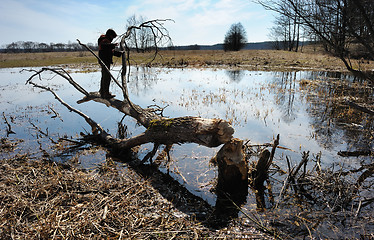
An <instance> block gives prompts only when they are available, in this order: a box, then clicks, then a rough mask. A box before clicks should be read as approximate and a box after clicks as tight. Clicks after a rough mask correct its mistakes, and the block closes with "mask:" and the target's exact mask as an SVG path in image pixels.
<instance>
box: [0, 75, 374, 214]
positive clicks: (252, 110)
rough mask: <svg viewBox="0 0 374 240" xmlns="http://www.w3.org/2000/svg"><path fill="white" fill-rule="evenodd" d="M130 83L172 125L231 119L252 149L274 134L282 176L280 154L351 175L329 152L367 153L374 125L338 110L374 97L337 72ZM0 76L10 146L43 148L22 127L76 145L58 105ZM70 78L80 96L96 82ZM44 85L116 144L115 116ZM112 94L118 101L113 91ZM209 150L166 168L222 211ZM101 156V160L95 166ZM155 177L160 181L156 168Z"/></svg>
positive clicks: (152, 78)
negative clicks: (315, 160)
mask: <svg viewBox="0 0 374 240" xmlns="http://www.w3.org/2000/svg"><path fill="white" fill-rule="evenodd" d="M130 76H131V77H130V79H129V82H128V86H129V92H130V97H131V99H132V101H133V102H134V103H136V104H139V105H141V106H143V107H146V106H148V105H151V104H157V105H159V106H165V105H169V107H167V108H166V109H165V115H168V116H170V117H178V116H186V115H190V116H201V117H204V118H223V119H227V120H231V121H232V124H233V126H234V128H235V131H236V132H235V137H237V138H240V139H248V140H250V142H252V143H265V142H269V141H271V140H272V138H273V136H276V135H277V134H280V137H281V141H280V145H281V146H282V147H284V149H280V150H279V151H278V150H277V156H276V157H275V158H276V160H277V164H278V165H279V166H280V167H282V168H283V169H287V163H286V162H285V161H283V160H284V156H285V155H287V156H288V157H289V159H291V160H293V161H294V162H295V161H298V160H299V159H300V156H301V153H302V152H303V151H310V152H311V155H312V154H320V156H322V164H324V165H325V166H326V165H331V164H333V163H336V162H344V161H347V162H349V165H350V166H352V167H355V166H359V164H360V161H361V159H353V160H345V159H343V158H340V157H338V156H337V152H338V151H339V150H350V149H372V148H373V142H372V139H373V135H374V126H373V116H369V115H368V114H365V113H362V112H360V111H357V110H355V109H352V108H349V107H348V106H347V105H346V104H345V100H346V98H347V97H349V99H353V100H355V101H356V102H358V103H367V102H370V103H372V102H373V100H374V99H373V98H374V92H373V88H372V87H371V86H367V85H365V82H363V81H361V80H360V79H357V78H354V77H350V76H347V75H343V74H341V73H325V72H282V73H273V72H248V71H226V70H217V69H216V70H202V69H160V68H159V69H157V68H153V69H149V68H132V69H131V72H130ZM0 77H1V78H2V79H3V82H2V86H1V88H2V91H1V93H0V103H1V106H0V111H1V112H4V114H5V116H6V118H7V119H8V120H9V121H10V124H11V125H12V130H13V131H14V132H15V133H16V134H13V135H14V136H12V137H14V138H21V139H25V140H27V141H25V143H24V144H25V145H26V144H27V145H28V147H27V149H29V150H30V151H31V152H34V151H35V149H38V148H39V147H41V145H43V146H42V147H43V148H44V149H46V148H47V147H45V145H47V143H48V141H49V140H48V139H47V138H44V139H43V138H42V137H41V136H39V135H38V132H37V131H36V130H35V129H33V128H32V125H31V124H30V123H29V120H30V119H31V121H33V122H36V126H39V127H40V128H41V129H42V130H43V131H45V130H46V129H48V132H49V133H50V137H55V138H59V137H61V136H65V135H66V136H76V135H77V134H79V132H80V131H84V129H86V128H88V126H87V125H86V123H85V122H84V120H82V119H81V118H80V117H78V116H76V115H74V114H72V113H70V112H69V111H67V110H66V109H65V108H64V107H62V106H60V105H59V104H56V102H55V100H54V99H53V96H51V95H50V94H48V93H45V92H41V91H35V90H33V89H32V88H31V87H29V86H25V85H24V83H25V81H26V80H27V78H28V77H29V76H28V75H27V74H25V73H18V71H17V70H14V69H12V70H9V69H2V70H1V71H0ZM73 77H74V79H76V80H77V81H78V82H79V83H80V84H82V86H83V87H85V88H86V89H87V90H88V91H95V90H96V89H98V83H99V79H100V73H75V74H73ZM50 79H53V78H52V76H51V77H50ZM46 84H47V85H48V84H49V85H51V86H53V87H54V88H57V87H58V93H59V95H60V96H61V97H62V98H63V99H64V100H66V101H67V102H69V103H70V104H72V105H74V106H75V107H77V108H78V109H80V110H81V111H83V112H84V113H86V114H87V115H89V116H92V117H94V119H95V120H96V121H97V122H99V123H100V124H101V125H102V126H103V127H104V128H105V129H108V131H109V132H111V133H112V134H113V135H115V133H116V130H117V127H118V126H117V122H119V121H120V120H121V119H122V117H123V114H120V113H118V112H116V111H115V110H113V109H110V108H107V107H106V106H102V105H100V104H97V103H93V102H88V103H85V104H82V105H77V104H76V100H77V99H79V98H81V95H79V94H77V93H76V92H75V91H74V90H71V88H70V87H69V85H68V84H67V83H66V82H65V81H64V80H59V79H53V81H49V82H47V83H46ZM111 90H112V92H114V93H115V94H117V96H121V93H120V92H119V90H118V89H116V88H115V86H112V89H111ZM116 91H117V92H116ZM50 107H53V109H54V110H55V111H57V112H58V113H59V114H60V118H52V116H53V115H54V114H53V113H52V112H51V111H50V112H48V111H49V110H48V109H50ZM40 113H45V114H40ZM61 119H62V120H61ZM125 124H126V127H127V130H128V132H129V133H130V135H136V134H137V133H139V132H142V131H144V128H143V127H141V126H138V125H137V123H136V122H135V121H134V120H132V119H130V118H126V121H125ZM0 127H1V130H2V131H1V132H0V133H1V134H2V137H5V136H6V131H4V130H5V129H7V126H6V124H5V123H4V121H2V122H1V125H0ZM286 149H290V150H291V151H290V150H286ZM148 150H149V146H145V147H144V148H143V149H141V150H140V151H139V157H140V158H142V155H143V156H144V154H146V153H147V151H148ZM217 151H218V148H217V149H208V148H205V147H201V146H196V145H194V144H184V145H181V146H174V147H173V151H172V152H171V157H172V159H173V162H172V163H171V165H170V166H169V169H170V175H171V176H172V177H173V179H176V180H177V181H178V182H179V183H180V184H181V185H184V186H185V187H186V189H188V190H189V191H190V192H192V193H194V194H195V195H197V196H200V197H202V198H203V199H205V200H206V201H207V202H209V204H211V205H212V206H214V205H217V206H220V205H221V204H222V203H224V202H220V201H221V200H220V199H221V198H220V199H219V200H217V195H215V194H214V193H212V192H211V191H210V190H211V188H212V186H213V185H214V178H215V177H216V176H217V172H216V169H215V168H213V167H211V166H210V165H209V159H210V158H211V157H212V156H214V154H215V153H216V152H217ZM51 152H53V150H51ZM1 154H4V153H1ZM102 155H103V154H102V153H99V154H98V155H97V158H101V157H102ZM79 159H80V160H79V161H80V162H81V163H82V165H83V166H89V167H92V166H94V165H95V163H92V162H88V161H89V160H88V158H87V157H80V158H79ZM91 160H92V159H91ZM101 160H102V159H101ZM61 161H62V160H61ZM99 162H100V160H98V163H99ZM161 171H164V172H166V170H165V168H163V167H161ZM277 190H279V189H277V188H276V190H275V191H277ZM222 199H224V198H222ZM243 202H246V204H247V206H249V208H251V206H253V204H255V198H254V197H253V196H252V195H251V194H249V197H247V199H245V201H243ZM223 206H225V204H223ZM235 214H237V211H236V213H235Z"/></svg>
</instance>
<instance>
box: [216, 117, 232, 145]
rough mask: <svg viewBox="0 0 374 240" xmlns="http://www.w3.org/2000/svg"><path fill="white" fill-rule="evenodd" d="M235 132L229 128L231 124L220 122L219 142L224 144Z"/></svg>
mask: <svg viewBox="0 0 374 240" xmlns="http://www.w3.org/2000/svg"><path fill="white" fill-rule="evenodd" d="M234 132H235V130H234V128H233V127H232V126H231V124H230V123H229V122H227V121H224V120H221V121H220V122H219V124H218V132H217V133H218V135H219V137H218V138H219V140H220V141H221V142H222V143H226V142H228V141H230V140H231V139H232V135H233V134H234Z"/></svg>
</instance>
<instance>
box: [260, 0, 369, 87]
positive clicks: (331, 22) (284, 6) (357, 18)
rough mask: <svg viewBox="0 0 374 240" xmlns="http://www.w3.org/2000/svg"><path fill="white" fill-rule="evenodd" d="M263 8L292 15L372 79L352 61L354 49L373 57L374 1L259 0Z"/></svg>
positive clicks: (289, 16)
mask: <svg viewBox="0 0 374 240" xmlns="http://www.w3.org/2000/svg"><path fill="white" fill-rule="evenodd" d="M257 2H258V3H260V4H261V5H262V6H264V7H265V8H266V9H269V10H272V11H275V12H277V13H279V14H280V15H282V16H285V17H288V18H294V17H295V16H297V21H298V22H299V23H300V24H302V25H303V26H304V27H305V28H307V29H308V30H309V31H310V32H313V34H314V35H316V36H317V37H318V39H319V40H320V41H322V42H323V44H324V45H325V46H326V50H329V51H330V52H332V53H333V54H334V55H335V56H337V57H339V58H340V59H341V60H342V61H343V63H344V64H345V66H346V68H347V69H348V70H349V71H351V72H353V73H354V74H357V75H359V76H361V77H364V78H366V79H369V80H371V81H372V82H374V78H373V76H371V75H369V74H368V73H365V72H363V71H361V70H360V69H357V67H354V66H353V65H352V62H351V59H352V57H357V56H356V55H355V53H356V52H357V49H359V50H361V51H363V52H365V53H367V54H366V56H365V57H366V58H369V59H374V29H373V24H374V11H373V9H374V3H373V1H370V0H333V1H331V0H318V1H317V0H258V1H257Z"/></svg>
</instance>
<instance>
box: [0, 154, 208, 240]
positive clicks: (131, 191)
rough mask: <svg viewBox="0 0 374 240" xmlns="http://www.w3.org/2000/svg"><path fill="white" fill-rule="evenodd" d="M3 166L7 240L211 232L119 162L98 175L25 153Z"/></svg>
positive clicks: (2, 232) (0, 193)
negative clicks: (191, 219) (120, 165)
mask: <svg viewBox="0 0 374 240" xmlns="http://www.w3.org/2000/svg"><path fill="white" fill-rule="evenodd" d="M0 166H1V167H0V172H1V175H0V176H1V177H0V201H1V211H0V219H1V226H0V238H1V239H67V238H74V239H89V238H95V239H101V238H115V239H119V238H122V239H127V238H137V239H146V238H154V239H155V238H172V237H176V236H178V237H186V238H190V237H191V238H193V237H194V236H204V235H205V236H207V235H206V234H207V229H206V228H204V227H203V226H201V225H200V224H199V223H198V222H194V221H189V219H188V217H186V216H185V215H184V214H182V213H180V212H178V210H176V209H174V208H173V207H172V205H171V204H170V203H169V202H168V201H166V200H164V199H163V198H162V197H161V196H160V194H158V193H157V191H155V190H154V189H153V188H152V187H150V185H149V183H148V182H147V181H146V180H143V179H141V178H139V177H138V176H136V175H135V174H134V173H133V172H131V171H119V170H117V169H116V167H115V165H113V164H112V165H111V164H109V165H107V166H102V168H101V169H100V170H99V171H98V172H95V173H94V172H84V171H81V170H78V169H75V168H73V167H67V166H65V165H60V164H57V163H54V162H49V161H28V160H27V159H26V158H25V157H24V156H20V157H19V158H17V159H11V160H3V161H1V162H0ZM155 210H156V211H155Z"/></svg>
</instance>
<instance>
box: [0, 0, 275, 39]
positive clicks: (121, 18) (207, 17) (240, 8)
mask: <svg viewBox="0 0 374 240" xmlns="http://www.w3.org/2000/svg"><path fill="white" fill-rule="evenodd" d="M259 11H261V13H259ZM133 14H136V15H138V16H140V15H142V16H144V17H146V18H147V19H173V20H175V23H172V22H167V23H165V26H166V28H167V29H169V32H170V35H171V37H172V38H173V41H174V43H175V44H176V45H188V44H215V43H219V42H222V41H223V38H224V35H225V33H226V31H227V30H228V28H229V27H230V25H231V24H233V23H236V22H241V23H242V24H243V26H244V27H245V28H246V29H247V32H254V31H256V35H254V36H255V38H254V37H253V38H252V37H248V39H249V40H250V41H257V40H260V41H261V40H264V39H265V38H266V35H267V28H268V27H267V26H269V24H270V23H271V20H268V19H267V18H269V15H270V13H268V12H265V13H264V10H263V9H262V7H259V6H258V5H255V4H253V3H251V2H250V1H249V0H235V1H234V0H143V1H139V0H129V1H123V0H112V1H109V0H108V1H98V0H91V1H84V0H83V1H82V0H80V1H78V0H55V1H48V0H3V2H2V7H1V9H0V31H2V32H5V33H6V34H2V37H1V39H0V45H2V44H6V43H11V42H13V41H29V40H30V41H38V42H47V43H49V42H67V41H69V40H70V41H75V39H76V38H79V39H80V40H82V41H83V42H95V41H96V38H97V36H98V34H100V33H102V32H104V31H105V30H106V29H107V28H114V29H115V30H116V31H117V32H118V33H121V32H124V31H125V25H126V20H127V18H129V17H130V16H132V15H133ZM253 39H256V40H253Z"/></svg>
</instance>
